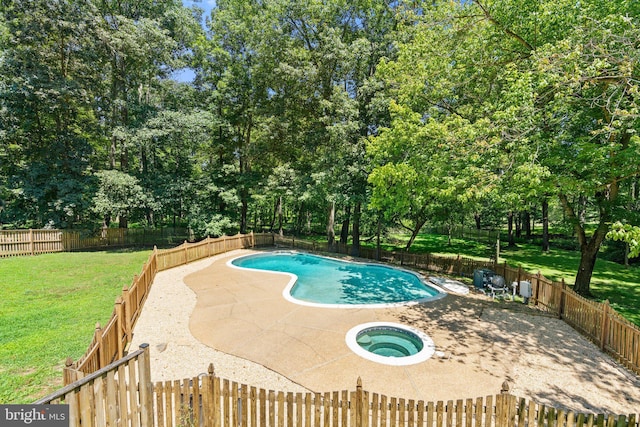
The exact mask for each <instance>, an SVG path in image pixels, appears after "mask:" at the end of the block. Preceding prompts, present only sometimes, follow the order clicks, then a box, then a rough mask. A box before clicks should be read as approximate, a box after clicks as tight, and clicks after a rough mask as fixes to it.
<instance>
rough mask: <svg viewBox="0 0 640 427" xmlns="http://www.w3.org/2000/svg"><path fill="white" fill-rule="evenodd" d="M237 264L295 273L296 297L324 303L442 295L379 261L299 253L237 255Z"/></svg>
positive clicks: (366, 302)
mask: <svg viewBox="0 0 640 427" xmlns="http://www.w3.org/2000/svg"><path fill="white" fill-rule="evenodd" d="M232 264H233V265H235V266H237V267H242V268H251V269H256V270H268V271H279V272H285V273H290V274H294V275H295V276H297V280H296V281H295V283H294V284H293V286H292V287H291V289H290V291H289V292H290V295H291V297H292V298H293V299H294V300H298V301H304V302H308V303H314V304H321V305H351V306H353V305H387V304H398V303H406V302H410V301H418V300H425V299H435V298H439V297H441V296H443V294H441V292H439V291H438V290H437V289H435V288H433V287H431V286H428V285H427V284H425V283H424V282H423V281H422V280H421V279H420V277H419V276H418V275H416V274H414V273H411V272H408V271H404V270H400V269H397V268H392V267H386V266H382V265H376V264H362V263H354V262H346V261H340V260H336V259H332V258H326V257H321V256H316V255H311V254H305V253H297V252H273V253H266V254H257V255H249V256H245V257H241V258H236V259H234V260H233V261H232Z"/></svg>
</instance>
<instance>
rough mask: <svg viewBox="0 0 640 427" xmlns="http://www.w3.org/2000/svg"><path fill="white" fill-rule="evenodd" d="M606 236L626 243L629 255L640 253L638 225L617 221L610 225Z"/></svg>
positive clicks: (639, 229)
mask: <svg viewBox="0 0 640 427" xmlns="http://www.w3.org/2000/svg"><path fill="white" fill-rule="evenodd" d="M607 238H609V239H612V240H615V241H622V242H625V243H627V244H628V245H629V256H630V257H632V258H633V257H637V256H638V255H640V227H638V226H634V225H631V224H623V223H622V222H620V221H618V222H616V223H614V224H613V225H612V226H611V230H610V231H609V233H608V234H607Z"/></svg>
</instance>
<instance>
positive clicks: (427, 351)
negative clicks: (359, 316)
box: [345, 322, 436, 366]
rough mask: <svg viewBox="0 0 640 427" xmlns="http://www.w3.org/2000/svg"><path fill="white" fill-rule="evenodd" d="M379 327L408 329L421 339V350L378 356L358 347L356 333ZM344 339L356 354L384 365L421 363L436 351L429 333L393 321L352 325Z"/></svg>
mask: <svg viewBox="0 0 640 427" xmlns="http://www.w3.org/2000/svg"><path fill="white" fill-rule="evenodd" d="M380 327H384V328H393V329H399V330H401V331H408V332H410V333H412V334H414V335H416V336H418V338H420V340H422V343H423V344H424V347H422V350H420V351H419V352H418V353H416V354H413V355H411V356H406V357H387V356H380V355H378V354H375V353H371V352H369V351H367V350H365V349H364V348H362V347H360V344H358V342H357V338H358V334H360V332H362V331H364V330H366V329H370V328H380ZM345 341H346V342H347V346H348V347H349V348H350V349H351V351H353V352H354V353H356V354H357V355H358V356H360V357H363V358H365V359H367V360H371V361H372V362H376V363H382V364H384V365H392V366H407V365H415V364H418V363H422V362H424V361H426V360H428V359H430V358H431V356H433V354H434V353H435V351H436V346H435V344H434V342H433V340H432V339H431V337H429V335H427V334H425V333H424V332H422V331H421V330H419V329H415V328H412V327H411V326H406V325H402V324H400V323H393V322H369V323H362V324H360V325H358V326H354V327H353V328H351V329H350V330H349V332H347V335H346V336H345Z"/></svg>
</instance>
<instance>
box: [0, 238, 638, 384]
mask: <svg viewBox="0 0 640 427" xmlns="http://www.w3.org/2000/svg"><path fill="white" fill-rule="evenodd" d="M24 233H30V234H31V236H30V237H29V238H25V237H24V236H22V237H21V238H22V239H23V242H22V243H28V244H29V245H35V243H36V241H37V240H38V239H41V240H45V239H46V237H43V236H46V233H44V234H38V233H35V234H34V230H31V231H29V230H27V231H25V232H24ZM24 233H23V234H24ZM58 233H60V232H59V231H58ZM18 235H20V233H18V234H17V235H16V236H18ZM0 236H3V235H1V234H0ZM34 236H35V237H34ZM16 239H17V238H16ZM273 245H276V246H286V247H292V248H300V249H304V250H311V251H327V250H328V247H327V245H326V244H319V243H316V242H307V241H303V240H297V239H295V238H293V237H292V238H285V237H282V236H278V235H274V234H255V235H254V234H253V233H252V234H247V235H240V234H238V235H236V236H223V237H221V238H217V239H211V238H207V239H205V240H203V241H201V242H197V243H186V242H185V243H183V244H182V245H180V246H178V247H176V248H173V249H168V250H158V249H157V248H154V251H153V254H152V255H151V256H150V257H149V260H148V261H147V263H145V264H144V266H143V268H142V271H141V273H140V274H139V275H137V276H135V277H134V279H133V282H132V284H131V285H130V286H129V287H125V288H124V289H123V290H122V294H121V295H120V296H119V297H118V298H117V299H116V302H115V305H114V310H113V314H112V316H111V318H110V320H109V322H108V323H107V325H106V326H105V327H104V328H103V327H101V326H100V325H96V330H95V333H94V337H93V339H92V341H91V344H90V346H89V348H88V350H87V352H86V353H85V355H84V356H82V357H81V358H80V359H79V360H78V361H76V362H73V361H72V360H68V361H67V363H66V366H65V368H64V382H65V384H69V383H71V382H73V381H76V380H77V379H79V378H82V377H83V376H85V375H87V374H90V373H92V372H95V371H97V370H99V369H101V368H103V367H104V366H107V365H108V364H110V363H112V362H114V361H116V360H118V359H120V358H122V357H123V356H124V355H125V354H126V352H127V346H128V344H129V343H130V342H131V339H132V331H133V327H134V326H135V323H136V321H137V319H138V317H139V315H140V312H141V310H142V306H143V304H144V301H145V299H146V297H147V295H148V292H149V289H150V287H151V284H152V283H153V280H154V278H155V275H156V273H157V272H159V271H163V270H166V269H168V268H172V267H176V266H179V265H184V264H187V263H190V262H193V261H196V260H199V259H203V258H207V257H210V256H213V255H216V254H220V253H224V252H227V251H230V250H234V249H243V248H250V247H254V246H273ZM34 247H35V246H34ZM336 249H337V251H338V252H340V253H345V254H349V253H351V250H352V248H351V247H349V246H345V245H337V247H336ZM24 250H25V251H27V249H24ZM29 251H31V249H29ZM34 251H35V249H34ZM359 256H360V257H363V258H368V259H375V260H381V261H384V262H387V263H390V264H398V265H404V266H411V267H414V268H418V269H425V270H429V271H434V272H440V273H446V274H452V275H460V276H467V277H469V276H472V275H473V272H474V271H475V270H476V269H479V268H491V269H493V270H494V271H496V272H497V273H498V274H502V275H503V276H504V278H505V280H506V281H507V283H511V282H518V283H519V282H520V281H525V280H526V281H529V282H530V283H531V285H532V292H533V296H532V298H531V301H530V304H532V305H533V306H535V307H537V308H538V309H540V310H544V311H547V312H550V313H552V314H555V315H556V316H558V317H559V318H561V319H563V320H564V321H565V322H567V323H568V324H569V325H571V326H572V327H573V328H574V329H576V330H577V331H579V332H580V333H582V334H583V335H584V336H585V337H587V338H589V339H590V340H592V341H593V342H594V343H596V344H597V345H598V346H600V348H601V349H602V350H603V351H605V352H607V353H609V354H611V355H612V356H613V357H615V358H616V359H617V360H618V361H619V362H620V363H622V364H623V365H624V366H626V367H627V368H628V369H630V370H632V371H634V372H635V373H637V374H640V328H638V326H636V325H634V324H632V323H631V322H629V321H627V320H626V319H624V318H623V317H622V316H620V315H619V314H618V313H617V312H616V311H615V310H614V309H612V308H611V307H610V306H609V304H608V302H606V301H605V302H604V303H598V302H594V301H589V300H587V299H585V298H583V297H581V296H580V295H578V294H576V293H575V292H574V291H573V290H572V289H570V287H568V286H567V285H566V284H565V283H564V281H562V282H554V281H552V280H549V279H547V278H545V277H544V276H542V275H541V274H540V273H539V272H538V273H537V274H532V273H529V272H526V271H523V270H522V269H521V268H517V269H515V268H512V267H509V266H508V265H507V264H506V263H503V264H497V263H496V262H495V261H493V262H492V261H477V260H471V259H466V258H462V257H460V256H458V257H442V256H435V255H431V254H410V253H405V252H390V251H377V250H375V249H370V248H361V249H360V251H359Z"/></svg>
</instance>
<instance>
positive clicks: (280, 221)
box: [278, 196, 284, 236]
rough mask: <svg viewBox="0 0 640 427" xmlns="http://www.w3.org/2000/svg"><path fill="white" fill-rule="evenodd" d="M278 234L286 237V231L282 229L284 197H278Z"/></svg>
mask: <svg viewBox="0 0 640 427" xmlns="http://www.w3.org/2000/svg"><path fill="white" fill-rule="evenodd" d="M278 234H279V235H280V236H284V230H283V228H282V196H279V197H278Z"/></svg>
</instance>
